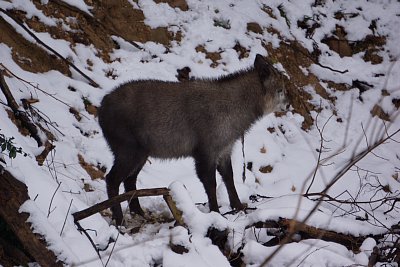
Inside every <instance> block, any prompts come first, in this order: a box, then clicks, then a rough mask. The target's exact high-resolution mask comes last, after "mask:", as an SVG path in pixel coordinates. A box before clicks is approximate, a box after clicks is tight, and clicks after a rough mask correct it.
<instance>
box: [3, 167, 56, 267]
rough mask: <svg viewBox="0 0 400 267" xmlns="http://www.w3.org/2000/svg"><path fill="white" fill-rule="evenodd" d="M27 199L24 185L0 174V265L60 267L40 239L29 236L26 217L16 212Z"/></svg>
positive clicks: (31, 233) (35, 236) (32, 235)
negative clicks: (36, 264) (31, 264)
mask: <svg viewBox="0 0 400 267" xmlns="http://www.w3.org/2000/svg"><path fill="white" fill-rule="evenodd" d="M28 199H29V196H28V190H27V187H26V185H25V184H23V183H22V182H20V181H19V180H17V179H15V178H14V177H13V176H12V175H11V174H10V173H9V172H7V171H4V170H3V171H0V207H1V208H0V265H3V266H5V267H8V266H15V265H27V263H28V262H37V263H39V264H40V266H42V267H46V266H62V263H61V262H59V261H58V262H57V258H56V256H55V255H54V254H53V253H52V252H51V251H49V250H48V249H47V248H46V244H45V242H44V241H43V239H42V238H41V237H40V236H38V235H36V234H34V233H33V232H32V229H31V226H30V224H29V223H27V222H26V220H27V219H28V217H29V214H28V213H20V212H19V211H18V210H19V208H20V206H21V205H22V204H23V203H24V202H25V201H26V200H28Z"/></svg>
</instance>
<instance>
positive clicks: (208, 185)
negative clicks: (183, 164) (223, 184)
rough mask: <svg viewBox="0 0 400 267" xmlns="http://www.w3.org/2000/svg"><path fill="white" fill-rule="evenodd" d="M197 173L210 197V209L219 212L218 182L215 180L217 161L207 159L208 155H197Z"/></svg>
mask: <svg viewBox="0 0 400 267" xmlns="http://www.w3.org/2000/svg"><path fill="white" fill-rule="evenodd" d="M195 165H196V173H197V176H198V177H199V179H200V181H201V182H202V183H203V186H204V189H205V190H206V194H207V197H208V205H209V207H210V211H216V212H219V208H218V203H217V192H216V188H217V182H216V180H215V172H216V163H215V162H212V161H210V160H208V159H207V157H201V156H197V157H195Z"/></svg>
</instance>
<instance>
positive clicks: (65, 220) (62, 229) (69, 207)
mask: <svg viewBox="0 0 400 267" xmlns="http://www.w3.org/2000/svg"><path fill="white" fill-rule="evenodd" d="M73 200H74V199H73V198H71V202H69V206H68V210H67V214H66V215H65V219H64V223H63V226H62V228H61V232H60V236H62V233H63V231H64V227H65V223H66V222H67V218H68V214H69V210H70V209H71V205H72V201H73Z"/></svg>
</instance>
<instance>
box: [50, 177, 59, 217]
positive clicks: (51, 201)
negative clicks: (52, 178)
mask: <svg viewBox="0 0 400 267" xmlns="http://www.w3.org/2000/svg"><path fill="white" fill-rule="evenodd" d="M60 186H61V182H60V183H58V186H57V188H56V190H55V191H54V193H53V196H52V197H51V200H50V205H49V209H48V212H47V218H49V216H50V213H52V212H53V211H54V209H55V208H54V209H53V210H50V209H51V205H52V204H53V200H54V197H55V195H56V193H57V191H58V189H59V188H60Z"/></svg>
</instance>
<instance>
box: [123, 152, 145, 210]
mask: <svg viewBox="0 0 400 267" xmlns="http://www.w3.org/2000/svg"><path fill="white" fill-rule="evenodd" d="M146 160H147V156H143V157H136V159H135V162H134V164H133V169H134V171H133V173H132V174H131V175H129V176H128V178H127V179H125V181H124V187H125V192H128V191H132V190H136V181H137V176H138V174H139V172H140V171H141V170H142V168H143V166H144V164H145V163H146ZM129 210H130V211H131V212H134V213H136V214H139V215H141V216H144V211H143V210H142V207H140V203H139V199H138V198H133V199H132V200H131V202H130V203H129Z"/></svg>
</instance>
